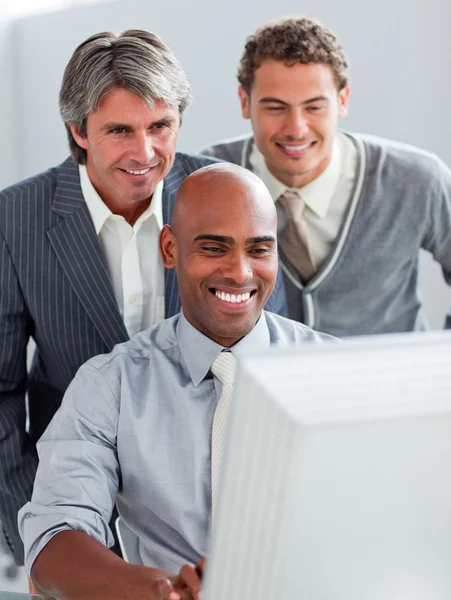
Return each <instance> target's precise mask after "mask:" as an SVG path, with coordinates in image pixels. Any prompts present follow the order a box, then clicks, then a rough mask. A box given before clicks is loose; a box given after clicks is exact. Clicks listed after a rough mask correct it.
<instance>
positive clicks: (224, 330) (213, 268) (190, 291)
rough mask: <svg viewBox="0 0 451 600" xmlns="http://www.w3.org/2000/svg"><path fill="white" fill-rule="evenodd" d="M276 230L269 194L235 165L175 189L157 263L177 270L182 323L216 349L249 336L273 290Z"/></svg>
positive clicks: (210, 170)
mask: <svg viewBox="0 0 451 600" xmlns="http://www.w3.org/2000/svg"><path fill="white" fill-rule="evenodd" d="M276 229H277V218H276V210H275V207H274V202H273V200H272V198H271V196H270V194H269V192H268V190H267V189H266V187H265V186H264V185H263V183H262V181H261V180H260V179H259V178H258V177H256V176H255V175H253V174H252V173H250V172H249V171H246V170H245V169H242V168H241V167H237V166H235V165H231V164H228V163H217V164H214V165H209V166H208V167H204V168H203V169H199V171H196V172H195V173H193V174H192V175H190V176H189V177H187V178H186V179H185V180H184V182H183V184H182V185H181V186H180V189H179V192H178V194H177V199H176V204H175V208H174V213H173V218H172V225H171V227H169V226H168V225H165V227H164V228H163V230H162V231H161V234H160V250H161V256H162V260H163V264H164V266H165V267H166V268H175V269H176V271H177V280H178V284H179V294H180V299H181V301H182V308H183V313H184V315H185V317H186V318H187V320H188V321H189V322H190V323H191V325H193V326H194V327H196V329H198V330H199V331H200V332H202V333H203V334H204V335H206V336H208V337H209V338H211V339H212V340H214V341H216V342H217V343H218V344H221V345H222V346H226V347H230V346H232V345H233V344H235V343H236V342H237V341H238V340H240V339H241V338H242V337H243V336H245V335H247V334H248V333H249V332H250V331H252V329H253V328H254V326H255V324H256V322H257V321H258V319H259V318H260V315H261V311H262V308H263V306H264V305H265V304H266V302H267V300H268V298H269V296H270V294H271V292H272V290H273V287H274V284H275V281H276V277H277V242H276Z"/></svg>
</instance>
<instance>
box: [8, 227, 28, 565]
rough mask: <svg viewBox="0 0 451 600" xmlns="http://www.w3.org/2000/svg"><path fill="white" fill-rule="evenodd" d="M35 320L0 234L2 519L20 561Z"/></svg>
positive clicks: (21, 557)
mask: <svg viewBox="0 0 451 600" xmlns="http://www.w3.org/2000/svg"><path fill="white" fill-rule="evenodd" d="M30 330H31V319H30V316H29V314H28V311H27V308H26V306H25V302H24V299H23V296H22V293H21V290H20V286H19V282H18V280H17V276H16V273H15V270H14V265H13V263H12V261H11V257H10V254H9V251H8V248H7V245H6V243H5V241H4V239H3V236H1V234H0V522H1V525H2V527H3V534H4V535H5V538H6V541H7V543H8V546H9V547H10V549H11V551H12V552H13V554H14V557H15V559H16V562H17V563H18V564H22V563H23V545H22V542H21V539H20V536H19V532H18V528H17V513H18V511H19V509H20V508H21V507H22V506H23V505H24V504H25V503H26V502H27V501H28V500H29V499H30V497H31V491H32V487H33V481H34V476H35V472H36V468H37V454H36V449H35V447H34V444H33V443H32V441H31V439H30V438H29V436H28V435H27V433H26V408H25V392H26V387H27V364H26V354H27V344H28V339H29V337H30Z"/></svg>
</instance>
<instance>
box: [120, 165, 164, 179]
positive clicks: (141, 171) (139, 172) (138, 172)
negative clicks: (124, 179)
mask: <svg viewBox="0 0 451 600" xmlns="http://www.w3.org/2000/svg"><path fill="white" fill-rule="evenodd" d="M155 166H156V165H151V166H150V167H146V168H145V169H119V170H120V171H122V172H124V173H127V174H128V175H134V176H135V177H142V176H143V175H147V173H149V172H150V171H152V169H154V168H155Z"/></svg>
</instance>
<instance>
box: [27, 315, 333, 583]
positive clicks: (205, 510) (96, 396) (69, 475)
mask: <svg viewBox="0 0 451 600" xmlns="http://www.w3.org/2000/svg"><path fill="white" fill-rule="evenodd" d="M327 337H328V336H324V335H323V334H318V333H316V332H313V331H312V330H310V329H308V328H307V327H305V326H304V325H302V324H301V323H296V322H294V321H289V320H288V319H284V318H283V317H279V316H278V315H275V314H272V313H263V314H262V316H261V318H260V319H259V321H258V323H257V325H256V326H255V328H254V329H253V330H252V332H251V333H249V334H248V335H247V336H246V337H244V338H243V339H242V340H240V341H239V342H238V343H237V344H235V345H234V346H233V347H232V348H231V351H232V352H233V354H234V355H235V356H236V357H237V358H238V359H239V357H240V356H243V355H249V354H251V353H252V354H255V353H258V352H261V351H264V350H265V349H267V348H268V347H269V346H281V347H288V346H290V345H293V344H296V345H300V344H303V343H306V342H321V341H322V340H323V339H324V338H327ZM222 350H223V348H222V346H220V345H218V344H216V343H215V342H214V341H212V340H210V339H209V338H207V337H205V336H204V335H203V334H202V333H200V332H199V331H198V330H197V329H195V328H194V327H192V326H191V325H190V324H189V323H188V321H187V320H186V319H185V318H184V316H183V314H179V315H176V316H175V317H172V318H171V319H167V320H165V321H163V322H162V323H160V324H158V325H156V326H155V327H153V328H151V329H150V330H147V331H143V332H141V333H139V334H138V335H136V336H135V337H134V338H133V339H132V340H130V341H128V342H126V343H125V344H120V345H118V346H116V347H115V349H114V350H113V352H112V353H110V354H106V355H101V356H97V357H94V358H92V359H91V360H89V361H88V362H87V363H86V364H85V365H83V366H82V367H81V368H80V370H79V371H78V373H77V375H76V377H75V379H74V380H73V382H72V383H71V385H70V386H69V388H68V390H67V392H66V395H65V397H64V400H63V403H62V406H61V408H60V410H59V411H58V413H57V414H56V415H55V417H54V419H53V421H52V422H51V424H50V426H49V427H48V429H47V430H46V432H45V433H44V435H43V437H42V438H41V439H40V441H39V442H38V453H39V459H40V461H39V466H38V471H37V475H36V480H35V484H34V490H33V497H32V500H31V502H29V503H28V504H26V505H25V506H24V507H23V508H22V510H21V511H20V513H19V527H20V531H21V535H22V538H23V540H24V543H25V564H26V567H27V570H28V572H29V571H30V569H31V566H32V564H33V562H34V560H35V558H36V557H37V555H38V554H39V552H40V551H41V550H42V548H43V547H44V546H45V544H46V543H47V542H48V541H49V540H50V539H51V538H52V536H53V535H55V534H56V533H58V532H60V531H63V530H67V529H76V530H81V531H85V532H86V533H88V534H89V535H90V536H92V537H94V538H96V539H97V540H99V541H100V542H102V543H103V544H108V545H111V544H112V542H113V538H112V535H111V532H110V530H109V527H108V523H109V520H110V516H111V512H112V508H113V505H114V502H115V499H116V494H117V506H118V511H119V514H120V516H121V518H122V520H123V522H124V524H125V525H126V526H128V527H129V528H130V529H131V530H132V531H134V532H135V533H136V534H137V535H138V536H139V552H140V555H141V558H142V562H143V563H144V564H146V565H149V566H153V567H157V568H162V569H165V570H167V571H169V572H172V573H176V572H178V571H179V569H180V566H181V565H182V564H183V563H185V562H191V563H195V562H197V560H198V559H199V558H200V556H201V555H205V554H207V551H208V540H209V533H210V514H211V462H210V461H211V431H212V423H213V416H214V412H215V409H216V405H217V402H218V399H219V398H220V395H221V384H220V382H219V380H218V379H216V378H215V377H213V375H212V373H211V371H210V366H211V364H212V363H213V361H214V360H215V358H216V357H217V356H218V355H219V353H220V352H221V351H222Z"/></svg>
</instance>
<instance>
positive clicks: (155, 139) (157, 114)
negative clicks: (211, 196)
mask: <svg viewBox="0 0 451 600" xmlns="http://www.w3.org/2000/svg"><path fill="white" fill-rule="evenodd" d="M179 127H180V118H179V112H178V109H177V108H175V107H170V106H167V105H166V104H165V103H164V102H162V101H161V100H156V101H155V105H154V106H153V108H149V106H147V104H146V103H145V102H144V100H142V99H141V98H140V97H139V96H137V95H136V94H133V93H132V92H130V91H128V90H125V89H116V90H113V91H112V92H110V93H109V94H107V95H106V96H105V97H104V98H102V100H101V101H100V102H99V106H98V108H97V110H96V111H95V112H93V113H91V114H90V115H89V116H88V119H87V127H86V129H87V131H86V136H82V135H80V133H79V132H78V129H77V127H76V126H75V125H72V126H71V131H72V134H73V136H74V138H75V140H76V142H77V144H78V145H79V146H81V147H82V148H84V149H85V150H86V155H87V156H86V169H87V172H88V175H89V178H90V180H91V182H92V184H93V185H94V187H95V188H96V190H97V192H98V194H99V196H100V197H101V198H102V200H103V201H104V202H105V204H106V205H107V206H108V207H109V208H110V210H111V211H112V212H114V213H117V214H122V215H123V216H124V217H125V218H127V216H128V215H134V214H136V213H138V214H139V213H140V212H143V211H144V210H145V209H146V207H147V206H148V204H149V201H150V199H151V198H152V194H153V192H154V191H155V187H156V185H157V184H158V183H159V182H160V181H161V180H162V179H164V177H166V175H167V174H168V173H169V171H170V169H171V167H172V165H173V163H174V156H175V147H176V142H177V136H178V131H179ZM132 220H133V219H132Z"/></svg>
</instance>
